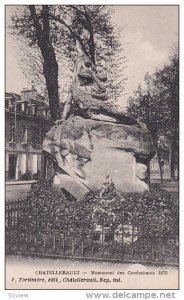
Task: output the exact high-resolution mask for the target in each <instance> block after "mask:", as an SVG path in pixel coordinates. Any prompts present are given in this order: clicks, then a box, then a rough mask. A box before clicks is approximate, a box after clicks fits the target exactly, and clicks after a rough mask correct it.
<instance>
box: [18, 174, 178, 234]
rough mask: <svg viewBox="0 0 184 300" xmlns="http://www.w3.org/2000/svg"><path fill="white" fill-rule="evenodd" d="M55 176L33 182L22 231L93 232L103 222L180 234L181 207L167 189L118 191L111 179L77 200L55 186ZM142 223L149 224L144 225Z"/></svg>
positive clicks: (109, 225) (27, 198)
mask: <svg viewBox="0 0 184 300" xmlns="http://www.w3.org/2000/svg"><path fill="white" fill-rule="evenodd" d="M52 182H53V179H52V178H51V179H47V180H45V179H41V180H39V181H37V182H35V183H33V184H32V186H31V189H30V191H29V193H28V195H27V197H26V199H25V203H26V205H25V208H24V210H23V211H22V213H21V220H20V226H22V230H35V231H39V230H40V229H41V228H44V229H59V230H69V231H70V232H76V230H77V231H78V234H79V235H80V234H81V235H84V234H85V233H89V232H92V231H93V230H94V228H95V226H96V224H98V225H102V226H105V227H109V228H112V229H116V228H118V226H119V225H120V224H129V223H132V222H133V223H134V224H137V226H139V225H140V228H139V230H140V231H141V230H144V234H145V233H146V232H145V230H147V232H148V233H149V234H151V233H153V234H164V235H169V234H170V235H178V208H177V206H176V204H175V203H174V201H173V199H172V197H171V195H170V194H169V193H168V192H167V191H166V190H164V189H160V188H159V187H155V186H151V187H150V190H149V191H147V192H144V193H142V194H140V193H124V194H119V193H117V191H116V190H115V187H114V184H113V183H112V182H110V183H106V184H105V187H104V189H103V190H102V191H100V192H97V193H92V192H90V193H88V194H86V196H85V197H84V198H83V199H81V200H76V199H75V198H74V197H73V196H71V195H70V194H68V193H66V192H65V191H62V190H61V191H58V190H55V189H53V188H52ZM141 224H145V225H146V224H147V226H144V228H143V227H141Z"/></svg>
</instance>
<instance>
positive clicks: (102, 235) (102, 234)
mask: <svg viewBox="0 0 184 300" xmlns="http://www.w3.org/2000/svg"><path fill="white" fill-rule="evenodd" d="M101 239H102V240H101V242H102V246H101V247H102V251H101V253H102V257H103V255H104V226H102V232H101Z"/></svg>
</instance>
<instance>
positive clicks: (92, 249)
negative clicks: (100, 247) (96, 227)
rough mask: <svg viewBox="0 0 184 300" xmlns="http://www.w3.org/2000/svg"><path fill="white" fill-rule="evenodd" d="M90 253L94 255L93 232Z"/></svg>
mask: <svg viewBox="0 0 184 300" xmlns="http://www.w3.org/2000/svg"><path fill="white" fill-rule="evenodd" d="M91 255H92V257H93V255H94V232H93V233H92V242H91Z"/></svg>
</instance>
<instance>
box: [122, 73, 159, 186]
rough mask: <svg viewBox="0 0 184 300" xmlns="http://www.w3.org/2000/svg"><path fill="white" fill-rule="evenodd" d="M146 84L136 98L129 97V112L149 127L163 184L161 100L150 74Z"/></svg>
mask: <svg viewBox="0 0 184 300" xmlns="http://www.w3.org/2000/svg"><path fill="white" fill-rule="evenodd" d="M145 83H146V88H145V89H143V88H142V87H141V85H139V86H138V89H137V90H136V91H135V92H134V96H133V97H129V100H128V107H127V111H128V113H130V114H131V115H132V116H134V117H135V118H138V119H140V120H141V121H143V122H144V123H145V124H146V125H147V128H148V130H149V132H150V134H151V136H152V140H153V143H154V147H155V150H156V152H157V157H158V163H159V169H160V179H161V182H162V181H163V176H162V166H161V155H160V151H159V132H160V125H161V118H162V112H161V109H160V99H159V98H158V97H157V94H156V93H154V89H153V86H152V78H151V76H150V75H149V74H148V73H147V74H146V75H145Z"/></svg>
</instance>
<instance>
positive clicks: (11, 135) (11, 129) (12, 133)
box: [9, 125, 15, 142]
mask: <svg viewBox="0 0 184 300" xmlns="http://www.w3.org/2000/svg"><path fill="white" fill-rule="evenodd" d="M9 142H15V126H14V125H10V126H9Z"/></svg>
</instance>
